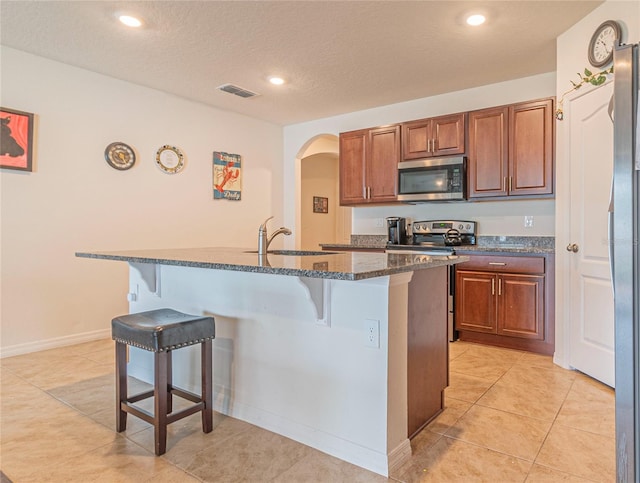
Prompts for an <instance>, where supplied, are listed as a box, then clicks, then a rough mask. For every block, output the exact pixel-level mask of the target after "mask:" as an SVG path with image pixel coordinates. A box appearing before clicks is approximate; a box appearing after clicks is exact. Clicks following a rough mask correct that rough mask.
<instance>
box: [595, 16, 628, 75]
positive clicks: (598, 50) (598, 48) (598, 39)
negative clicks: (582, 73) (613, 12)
mask: <svg viewBox="0 0 640 483" xmlns="http://www.w3.org/2000/svg"><path fill="white" fill-rule="evenodd" d="M620 32H621V29H620V24H619V23H618V22H616V21H615V20H607V21H606V22H604V23H602V24H601V25H600V26H599V27H598V28H597V29H596V30H595V32H593V35H592V36H591V40H590V41H589V50H588V54H589V63H590V64H591V65H592V66H594V67H604V66H605V65H607V64H608V63H610V62H611V61H612V60H613V49H614V48H615V46H616V42H618V41H619V40H620Z"/></svg>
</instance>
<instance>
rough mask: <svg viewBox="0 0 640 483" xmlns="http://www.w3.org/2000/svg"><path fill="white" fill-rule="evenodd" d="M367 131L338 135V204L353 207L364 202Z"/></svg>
mask: <svg viewBox="0 0 640 483" xmlns="http://www.w3.org/2000/svg"><path fill="white" fill-rule="evenodd" d="M368 134H369V131H368V130H367V129H363V130H361V131H352V132H347V133H342V134H340V204H341V205H353V204H357V203H364V202H365V201H366V200H365V196H366V195H365V169H366V156H367V142H368Z"/></svg>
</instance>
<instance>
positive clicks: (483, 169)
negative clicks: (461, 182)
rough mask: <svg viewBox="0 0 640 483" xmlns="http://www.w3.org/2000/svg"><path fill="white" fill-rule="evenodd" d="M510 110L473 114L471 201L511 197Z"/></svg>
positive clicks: (501, 108) (470, 156)
mask: <svg viewBox="0 0 640 483" xmlns="http://www.w3.org/2000/svg"><path fill="white" fill-rule="evenodd" d="M508 116H509V108H508V107H498V108H494V109H483V110H481V111H475V112H472V113H470V114H469V159H468V166H467V172H468V176H469V183H468V186H469V197H470V198H481V197H485V196H506V195H507V183H506V179H507V170H508V168H509V166H508V163H507V156H508V154H509V151H508V149H509V145H508V143H507V138H508V133H509V129H508V123H507V119H508Z"/></svg>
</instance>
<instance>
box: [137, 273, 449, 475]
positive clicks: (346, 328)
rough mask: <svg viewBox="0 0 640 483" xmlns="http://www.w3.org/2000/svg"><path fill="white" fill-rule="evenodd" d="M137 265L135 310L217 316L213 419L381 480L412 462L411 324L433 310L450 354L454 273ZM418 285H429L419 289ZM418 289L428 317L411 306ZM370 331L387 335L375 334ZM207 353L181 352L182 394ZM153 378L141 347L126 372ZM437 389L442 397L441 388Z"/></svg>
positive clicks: (194, 385)
mask: <svg viewBox="0 0 640 483" xmlns="http://www.w3.org/2000/svg"><path fill="white" fill-rule="evenodd" d="M130 267H131V268H130V287H129V292H130V293H129V300H130V311H131V312H132V313H133V312H142V311H146V310H151V309H155V308H160V307H170V308H173V309H176V310H179V311H182V312H186V313H190V314H205V315H211V316H213V317H215V322H216V339H215V341H214V344H213V347H214V349H213V351H214V369H213V373H214V401H215V405H214V409H215V410H216V411H218V412H220V413H223V414H226V415H228V416H232V417H234V418H237V419H241V420H243V421H247V422H249V423H252V424H254V425H256V426H259V427H261V428H264V429H267V430H270V431H273V432H275V433H278V434H281V435H283V436H286V437H289V438H291V439H293V440H296V441H298V442H301V443H303V444H305V445H308V446H311V447H313V448H316V449H318V450H320V451H322V452H325V453H328V454H330V455H332V456H335V457H337V458H340V459H342V460H345V461H348V462H350V463H353V464H355V465H358V466H360V467H363V468H366V469H368V470H371V471H373V472H376V473H379V474H381V475H384V476H388V475H389V472H390V471H392V470H393V469H394V468H396V467H398V466H399V465H401V464H402V463H404V462H405V461H406V460H407V459H408V458H409V457H410V456H411V446H410V443H409V439H408V436H409V435H408V429H407V421H408V411H409V409H408V404H409V406H411V403H408V397H407V389H408V383H407V377H408V370H407V360H408V330H409V327H410V321H409V318H410V317H418V319H420V320H418V319H416V320H417V322H419V323H422V318H423V316H424V315H425V310H424V307H425V306H431V307H432V308H433V311H432V313H431V314H426V315H427V316H429V317H436V319H437V320H436V324H437V325H438V326H440V325H442V328H443V331H442V332H441V333H440V334H439V335H437V337H440V338H442V339H443V342H444V347H445V349H444V357H445V358H446V286H447V282H446V273H447V270H448V267H447V266H437V267H434V268H429V269H423V270H418V271H415V272H404V273H397V274H392V275H387V276H381V277H376V278H369V279H365V280H359V281H348V280H328V279H308V278H304V277H296V276H291V275H274V274H265V273H251V272H243V271H229V270H215V269H208V268H192V267H184V266H170V265H157V264H152V263H130ZM412 278H413V280H414V282H412V288H411V290H410V285H409V284H410V281H411V280H412ZM420 279H422V280H424V281H426V282H425V283H427V285H428V286H429V287H430V288H425V289H424V290H422V289H421V288H420V287H421V285H420V286H418V285H415V284H416V283H418V282H416V280H420ZM420 284H422V282H420ZM434 287H441V289H440V288H437V289H434ZM410 292H411V293H414V295H413V296H412V297H413V298H414V299H416V300H415V302H416V303H417V304H418V305H417V306H419V307H421V308H420V314H419V316H416V315H415V312H416V310H411V311H410V310H409V308H410V305H411V303H410V299H411V297H410ZM434 292H435V293H434ZM415 294H419V296H416V295H415ZM418 299H419V300H418ZM429 300H433V301H434V302H433V303H432V304H431V303H429V302H428V301H429ZM411 313H414V315H410V314H411ZM367 321H374V322H367ZM372 325H373V327H374V328H375V327H379V334H375V333H374V334H372V335H370V334H369V333H368V327H370V326H372ZM374 332H375V330H374ZM370 337H372V338H373V339H374V341H373V345H374V347H372V346H371V345H372V342H371V341H370ZM376 338H379V346H377V347H375V345H376V342H377V341H376V340H375V339H376ZM440 346H442V344H440ZM199 352H200V349H199V345H198V346H192V347H187V348H184V349H179V350H176V351H175V352H174V356H173V371H174V372H173V374H174V375H173V380H174V384H175V385H176V386H177V387H182V388H184V389H187V390H191V391H193V392H196V393H197V392H198V391H199V387H200V368H199V364H200V358H199ZM439 357H441V358H442V357H443V355H442V354H440V355H439ZM442 370H444V371H445V372H444V374H440V376H439V377H438V379H439V380H440V382H438V383H436V386H437V384H440V385H442V384H444V385H446V362H445V368H444V369H442ZM442 370H441V371H440V372H442ZM152 371H153V356H152V353H150V352H146V351H144V350H139V349H136V348H133V347H132V348H131V354H130V363H129V374H130V375H132V376H134V377H137V378H139V379H141V380H144V381H147V382H151V381H152V374H153V372H152ZM433 389H434V390H435V391H436V396H437V397H439V394H440V393H441V391H442V390H443V389H444V386H443V385H442V386H441V387H434V388H433ZM214 431H215V428H214ZM168 447H169V449H170V448H171V441H170V440H169V441H168Z"/></svg>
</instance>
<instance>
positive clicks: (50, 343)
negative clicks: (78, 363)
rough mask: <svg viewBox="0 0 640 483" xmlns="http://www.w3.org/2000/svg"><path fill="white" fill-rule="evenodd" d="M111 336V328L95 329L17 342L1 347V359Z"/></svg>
mask: <svg viewBox="0 0 640 483" xmlns="http://www.w3.org/2000/svg"><path fill="white" fill-rule="evenodd" d="M110 337H111V329H101V330H94V331H92V332H83V333H82V334H74V335H67V336H64V337H55V338H53V339H46V340H38V341H35V342H26V343H24V344H16V345H12V346H8V347H2V348H0V359H4V358H5V357H13V356H19V355H22V354H30V353H32V352H39V351H44V350H47V349H57V348H58V347H65V346H68V345H74V344H82V343H83V342H91V341H94V340H100V339H108V338H110Z"/></svg>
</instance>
